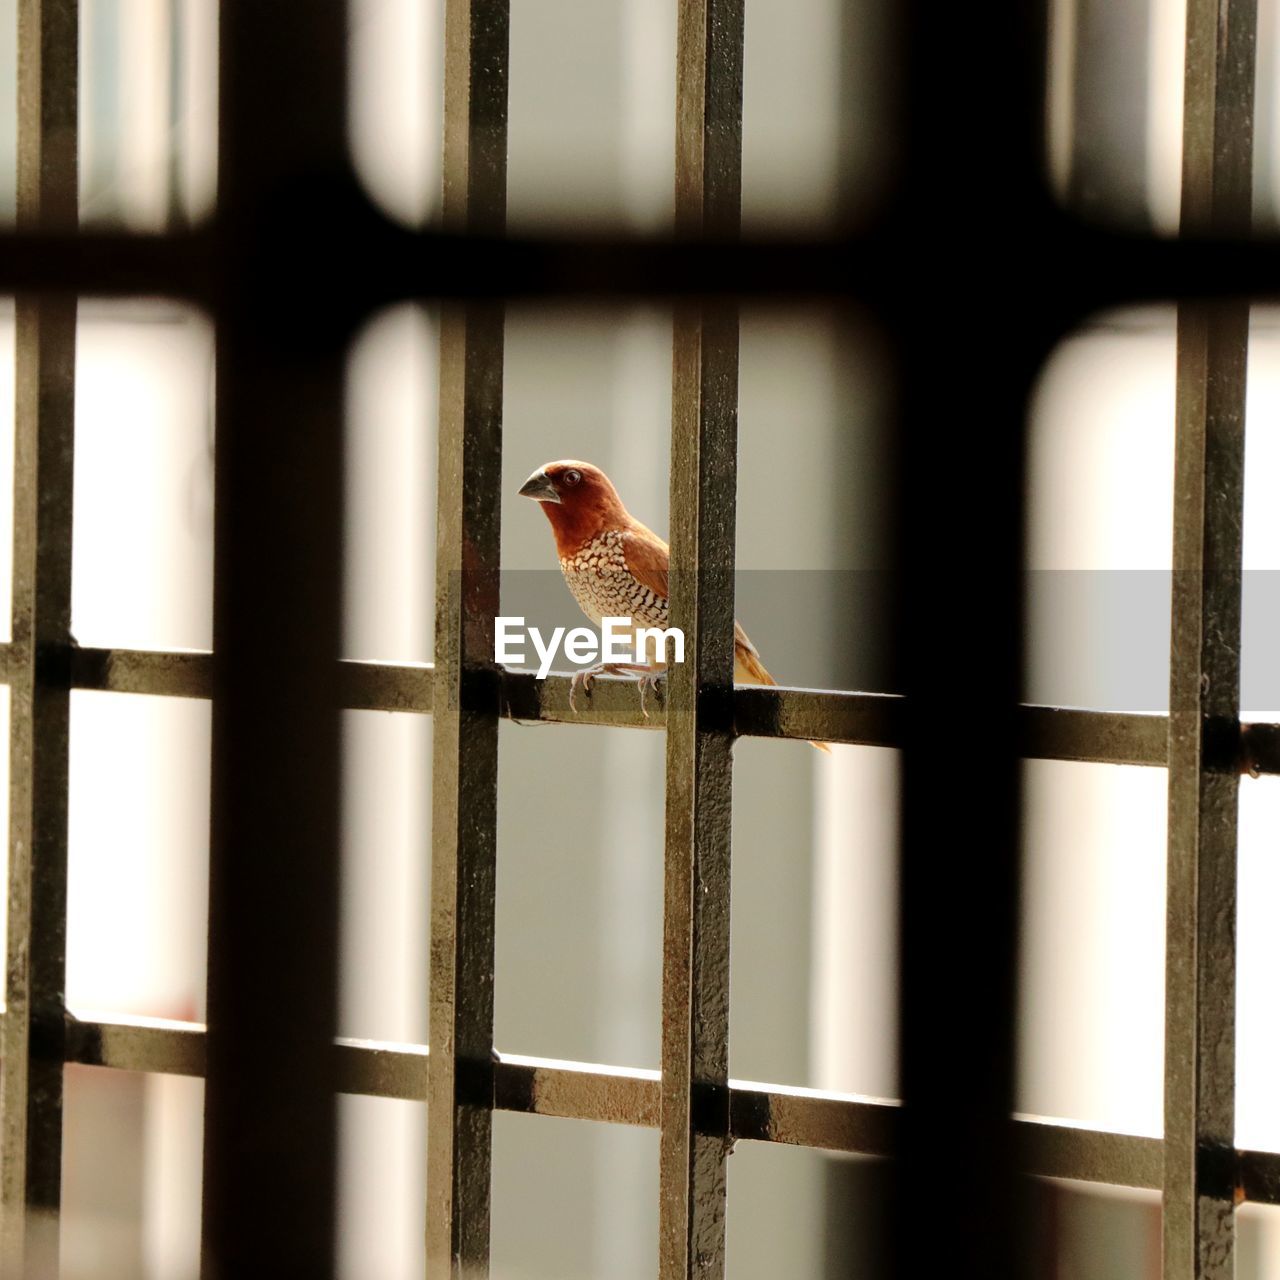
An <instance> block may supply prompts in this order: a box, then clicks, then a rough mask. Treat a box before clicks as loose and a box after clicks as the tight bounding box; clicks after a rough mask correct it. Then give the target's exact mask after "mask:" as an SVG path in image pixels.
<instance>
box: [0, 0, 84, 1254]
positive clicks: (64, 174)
mask: <svg viewBox="0 0 1280 1280" xmlns="http://www.w3.org/2000/svg"><path fill="white" fill-rule="evenodd" d="M78 18H79V14H78V6H77V5H76V3H75V0H22V2H21V4H20V5H19V8H18V224H19V226H20V227H21V228H23V229H24V230H34V229H37V228H41V229H44V230H62V231H67V230H74V229H75V227H76V225H77V221H78V214H77V203H78V190H77V187H78V171H77V156H76V152H77V102H76V85H77V76H78V61H77V60H78V46H79V32H78ZM75 342H76V304H75V300H74V299H65V298H59V299H48V298H40V299H37V298H34V297H20V298H19V299H18V300H17V345H16V369H15V380H16V394H15V405H14V410H15V419H14V421H15V440H14V507H13V602H12V626H13V633H12V634H13V642H12V647H11V651H10V737H9V770H10V774H9V936H8V954H7V958H6V971H5V972H6V980H5V1001H6V1008H7V1012H6V1014H5V1019H4V1031H3V1064H4V1065H3V1076H2V1079H3V1086H2V1090H0V1126H2V1132H3V1149H2V1150H0V1197H2V1204H0V1208H2V1210H3V1224H2V1228H0V1263H2V1264H3V1266H2V1267H0V1269H2V1270H3V1271H4V1274H6V1275H12V1276H19V1275H24V1274H26V1275H33V1276H56V1275H57V1272H58V1216H59V1206H60V1201H61V1192H62V1059H63V1053H62V1048H63V1023H64V1019H63V1013H64V1002H65V984H66V908H67V750H68V739H69V728H70V701H69V697H70V692H69V691H70V680H69V668H70V634H71V513H72V475H73V469H72V452H73V442H74V417H75Z"/></svg>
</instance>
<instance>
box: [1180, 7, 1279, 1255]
mask: <svg viewBox="0 0 1280 1280" xmlns="http://www.w3.org/2000/svg"><path fill="white" fill-rule="evenodd" d="M1256 25H1257V5H1256V0H1190V2H1189V3H1188V6H1187V36H1186V40H1187V57H1186V82H1185V94H1184V104H1185V105H1184V119H1183V164H1182V230H1183V231H1184V232H1185V233H1187V234H1197V233H1199V234H1205V233H1218V234H1225V235H1233V234H1234V235H1241V234H1247V233H1248V230H1249V224H1250V214H1251V203H1252V171H1253V95H1254V46H1255V39H1256ZM1248 346H1249V306H1248V303H1247V302H1246V301H1238V302H1215V303H1199V302H1196V303H1189V302H1183V303H1182V304H1180V305H1179V307H1178V358H1177V444H1176V451H1175V463H1174V528H1173V617H1172V626H1171V634H1170V680H1169V746H1168V761H1169V819H1168V822H1169V836H1168V838H1169V854H1168V863H1169V865H1168V891H1167V892H1168V898H1167V919H1166V926H1165V947H1166V960H1165V1055H1164V1061H1165V1084H1164V1131H1165V1144H1164V1221H1163V1242H1164V1260H1163V1274H1164V1277H1165V1280H1193V1278H1194V1280H1201V1278H1202V1277H1203V1278H1204V1280H1211V1278H1214V1277H1221V1278H1222V1280H1226V1278H1227V1277H1231V1276H1234V1275H1235V1197H1236V1174H1235V1161H1234V1160H1233V1158H1232V1153H1233V1152H1234V1150H1235V976H1236V974H1235V970H1236V818H1237V796H1238V790H1239V767H1240V758H1241V747H1240V731H1239V717H1240V602H1241V551H1242V538H1241V526H1242V522H1243V511H1244V432H1245V421H1244V418H1245V386H1246V368H1247V362H1248Z"/></svg>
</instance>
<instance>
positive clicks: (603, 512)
mask: <svg viewBox="0 0 1280 1280" xmlns="http://www.w3.org/2000/svg"><path fill="white" fill-rule="evenodd" d="M520 493H521V495H522V496H523V497H525V498H532V499H533V500H534V501H535V502H537V503H539V504H540V505H541V507H542V509H543V511H544V512H546V516H547V519H548V520H550V521H551V527H552V529H553V530H555V535H556V544H557V546H558V548H559V550H560V552H561V554H562V555H563V554H571V553H572V552H574V551H576V550H577V549H578V548H579V547H581V546H582V545H583V544H584V543H587V542H590V541H591V539H592V538H594V537H596V536H597V535H598V534H600V533H602V532H603V531H605V530H608V529H617V528H621V527H623V526H624V525H625V524H626V522H627V520H628V519H629V517H628V515H627V509H626V507H624V506H623V505H622V499H621V498H619V497H618V491H617V490H616V489H615V488H614V487H613V482H612V481H611V480H610V479H609V477H608V476H607V475H605V473H604V472H603V471H601V470H600V468H599V467H593V466H592V465H591V463H589V462H578V461H577V460H576V459H573V458H566V459H563V460H562V461H560V462H548V463H547V464H546V465H545V466H542V467H539V468H538V470H537V471H535V472H534V473H533V475H531V476H530V477H529V478H528V479H527V480H526V481H525V482H524V484H522V485H521V486H520Z"/></svg>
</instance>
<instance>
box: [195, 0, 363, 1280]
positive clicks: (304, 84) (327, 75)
mask: <svg viewBox="0 0 1280 1280" xmlns="http://www.w3.org/2000/svg"><path fill="white" fill-rule="evenodd" d="M346 34H347V32H346V23H345V14H344V11H343V6H341V5H336V4H319V5H317V4H311V3H306V2H304V0H271V3H265V4H234V3H226V4H223V5H222V7H221V18H220V27H219V49H220V86H219V110H220V119H219V171H218V177H219V192H218V214H217V236H218V246H219V251H220V262H221V265H222V268H223V272H224V283H223V285H222V287H221V289H220V290H219V292H218V295H217V297H216V299H215V301H216V305H217V315H216V320H217V371H216V376H217V396H216V403H217V414H218V420H217V431H216V435H215V453H214V477H215V512H214V592H213V596H214V598H213V639H214V645H213V647H214V655H215V657H214V670H213V678H214V686H213V693H214V697H213V719H212V727H213V734H212V756H213V763H212V804H211V833H210V869H209V870H210V874H209V948H208V956H209V960H208V1020H209V1031H208V1037H207V1041H206V1052H207V1062H208V1068H207V1078H206V1087H205V1124H204V1217H203V1239H202V1252H201V1257H202V1267H203V1274H204V1275H205V1276H206V1278H207V1280H215V1278H218V1280H220V1278H222V1277H228V1276H258V1275H261V1276H278V1275H295V1276H299V1275H306V1276H314V1277H325V1276H329V1275H332V1274H333V1270H334V1265H335V1263H334V1258H335V1231H334V1213H335V1194H336V1193H335V1187H336V1139H335V1127H334V1120H335V1096H334V1085H333V1077H332V1067H333V1063H332V1053H331V1049H330V1045H331V1042H332V1040H333V1036H334V1032H335V1029H336V1026H335V1024H336V996H335V979H336V976H337V950H338V948H337V923H338V852H339V812H338V795H339V792H340V787H339V781H340V773H341V771H340V758H339V712H338V705H337V704H338V699H337V691H336V688H335V673H336V670H337V659H338V652H339V640H340V619H341V602H340V580H341V576H342V575H341V573H340V566H341V562H342V551H341V535H340V531H341V529H342V522H343V515H342V508H343V483H342V454H341V448H342V439H343V430H342V427H343V423H342V406H343V401H344V396H343V379H342V369H343V363H344V353H345V348H346V345H347V341H348V338H349V321H348V318H347V317H344V316H342V315H340V314H336V313H335V309H334V307H333V306H332V296H331V291H332V285H331V283H330V282H329V281H328V280H327V279H326V277H325V274H324V272H323V270H321V269H320V266H319V264H321V263H323V262H324V261H325V260H326V259H327V257H328V256H330V255H331V254H332V253H333V244H332V243H331V242H328V241H318V242H317V241H312V240H310V239H309V236H310V233H311V228H312V225H313V224H312V221H311V215H312V211H313V210H314V208H315V207H316V205H317V204H325V203H327V202H329V201H331V200H332V193H333V192H335V191H338V190H341V189H342V187H343V186H344V185H345V184H349V183H350V181H351V178H350V174H349V172H348V169H347V161H346V150H347V134H346V121H345V106H346V89H345V65H346ZM271 122H277V123H280V122H287V125H288V141H287V145H282V143H281V135H280V132H279V131H278V130H277V129H275V128H272V127H268V126H269V125H270V123H271ZM271 228H287V229H288V231H289V233H290V234H291V235H292V236H293V237H295V247H294V249H293V250H292V256H291V259H290V272H291V277H290V283H289V287H288V288H287V289H285V290H281V291H279V292H275V291H267V290H265V289H264V285H263V281H262V277H261V274H260V272H259V271H258V269H257V267H258V264H259V263H260V262H262V261H265V260H266V258H267V257H268V256H269V255H270V253H271V252H272V250H270V249H268V248H266V247H265V242H266V241H267V240H269V238H270V235H271V230H270V229H271ZM266 637H270V639H271V641H272V643H273V644H278V645H280V646H282V648H283V649H284V650H285V651H287V652H288V654H289V661H288V662H287V663H278V662H277V661H276V660H275V659H274V658H273V656H272V654H271V652H270V647H269V646H268V645H266V644H264V639H265V638H266ZM249 1079H252V1081H253V1087H252V1088H246V1087H245V1081H246V1080H249Z"/></svg>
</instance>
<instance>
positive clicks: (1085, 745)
mask: <svg viewBox="0 0 1280 1280" xmlns="http://www.w3.org/2000/svg"><path fill="white" fill-rule="evenodd" d="M8 661H9V649H8V646H6V645H0V683H2V682H4V681H6V680H7V679H8V675H7V672H8V665H7V664H8ZM337 679H338V697H339V701H340V704H341V706H343V707H344V708H347V709H348V710H352V711H404V712H410V713H414V714H418V715H429V714H430V713H431V709H432V699H433V687H434V682H435V669H434V667H433V666H432V665H431V664H430V663H385V662H366V661H357V660H353V659H343V660H342V661H341V662H339V663H338V675H337ZM498 679H499V684H500V691H499V695H498V698H499V713H500V714H501V716H502V717H503V718H505V719H509V720H514V721H517V722H524V721H529V722H532V721H543V722H546V723H550V724H582V725H614V726H626V727H628V728H632V729H653V730H660V729H665V728H666V724H667V717H666V708H665V706H663V705H660V704H655V703H653V702H651V703H650V705H649V706H648V708H647V711H648V715H646V714H645V713H644V712H643V711H641V709H640V699H639V695H638V693H637V691H636V685H635V681H634V680H631V679H628V678H623V677H618V678H614V677H610V676H603V677H601V678H600V679H598V680H597V681H596V683H595V685H594V687H593V689H592V695H591V700H590V701H589V702H579V705H578V707H577V709H576V710H575V709H574V708H572V707H570V706H569V686H570V677H568V676H566V675H556V674H554V673H553V674H552V675H550V676H548V677H547V678H546V679H545V680H538V679H537V678H536V677H535V676H534V674H533V673H532V672H530V671H502V672H499V673H498ZM71 685H72V688H75V689H94V690H99V691H102V692H107V693H139V694H150V695H153V696H155V695H162V696H167V697H180V698H208V697H209V696H210V695H211V692H212V689H213V658H212V655H211V654H208V653H201V652H194V651H191V652H183V651H173V652H163V651H150V650H145V649H92V648H74V649H72V651H71ZM1019 716H1020V720H1021V735H1020V741H1021V750H1022V754H1023V756H1024V757H1026V758H1027V759H1029V760H1078V761H1086V762H1092V763H1096V764H1134V765H1149V766H1160V767H1162V766H1163V765H1164V764H1165V755H1166V752H1167V750H1168V741H1169V722H1168V718H1167V717H1166V716H1162V715H1155V714H1148V713H1145V712H1127V711H1126V712H1121V711H1086V710H1081V709H1079V708H1075V707H1045V706H1037V705H1035V704H1030V703H1028V704H1024V705H1023V706H1022V707H1020V708H1019ZM953 730H954V720H953V718H952V717H950V715H949V714H948V713H945V712H944V713H942V714H941V715H940V716H939V721H938V736H939V746H938V750H939V751H940V752H941V751H944V750H946V749H948V745H949V744H951V741H952V737H953ZM1245 730H1246V736H1247V739H1248V741H1247V747H1246V750H1245V752H1244V754H1243V755H1242V759H1241V769H1242V770H1245V771H1247V770H1248V769H1249V768H1253V769H1254V770H1256V772H1258V773H1259V774H1274V773H1280V725H1274V724H1248V725H1246V726H1245ZM733 731H734V733H735V735H736V736H738V737H749V738H796V739H817V740H819V741H824V742H848V743H854V744H859V745H862V746H873V747H899V746H901V745H902V699H901V697H899V696H898V695H896V694H884V693H854V692H848V691H843V690H836V689H797V688H791V687H788V686H786V685H774V686H768V687H766V686H750V685H741V686H738V687H737V688H735V689H734V691H733ZM944 739H945V741H944Z"/></svg>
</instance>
